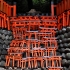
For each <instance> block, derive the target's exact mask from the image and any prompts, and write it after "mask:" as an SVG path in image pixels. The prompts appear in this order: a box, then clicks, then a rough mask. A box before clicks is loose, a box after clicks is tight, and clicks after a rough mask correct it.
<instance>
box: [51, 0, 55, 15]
mask: <svg viewBox="0 0 70 70" xmlns="http://www.w3.org/2000/svg"><path fill="white" fill-rule="evenodd" d="M51 16H54V5H53V1H51Z"/></svg>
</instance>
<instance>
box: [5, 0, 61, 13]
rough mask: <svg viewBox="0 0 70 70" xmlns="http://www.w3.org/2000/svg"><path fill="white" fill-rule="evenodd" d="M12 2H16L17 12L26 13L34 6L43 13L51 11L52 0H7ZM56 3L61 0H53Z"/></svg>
mask: <svg viewBox="0 0 70 70" xmlns="http://www.w3.org/2000/svg"><path fill="white" fill-rule="evenodd" d="M5 1H7V2H8V3H10V4H13V2H16V5H17V13H26V12H28V11H29V10H30V9H32V8H34V9H36V10H37V11H40V12H42V13H49V14H50V12H51V11H50V10H51V1H52V0H5ZM53 1H54V4H57V3H58V2H60V1H61V0H53Z"/></svg>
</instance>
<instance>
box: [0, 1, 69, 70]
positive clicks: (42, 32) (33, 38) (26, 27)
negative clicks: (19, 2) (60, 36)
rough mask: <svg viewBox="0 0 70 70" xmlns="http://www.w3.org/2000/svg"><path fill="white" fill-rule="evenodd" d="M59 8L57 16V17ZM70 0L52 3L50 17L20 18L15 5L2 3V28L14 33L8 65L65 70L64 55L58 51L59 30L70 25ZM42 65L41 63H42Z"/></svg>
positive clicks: (0, 22) (0, 24) (0, 10)
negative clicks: (57, 32)
mask: <svg viewBox="0 0 70 70" xmlns="http://www.w3.org/2000/svg"><path fill="white" fill-rule="evenodd" d="M54 8H56V13H57V15H56V16H55V15H54ZM69 9H70V0H62V1H61V2H60V3H58V4H57V5H54V4H53V2H51V15H50V16H16V4H15V3H14V5H13V6H11V5H9V4H8V3H6V2H5V1H4V0H0V28H2V29H3V28H5V29H8V30H12V32H13V37H14V39H13V40H12V42H11V44H10V48H8V55H7V56H6V64H5V65H6V66H8V67H9V66H10V62H11V61H12V67H15V66H17V67H21V68H22V69H24V68H27V67H28V68H38V67H41V68H44V67H45V68H48V70H61V69H62V67H61V56H57V55H56V50H57V49H58V45H57V39H56V38H55V34H56V30H57V29H58V30H59V29H61V28H62V27H66V26H70V24H69V22H70V21H69V19H70V17H69V16H70V10H69ZM38 62H39V63H38Z"/></svg>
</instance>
